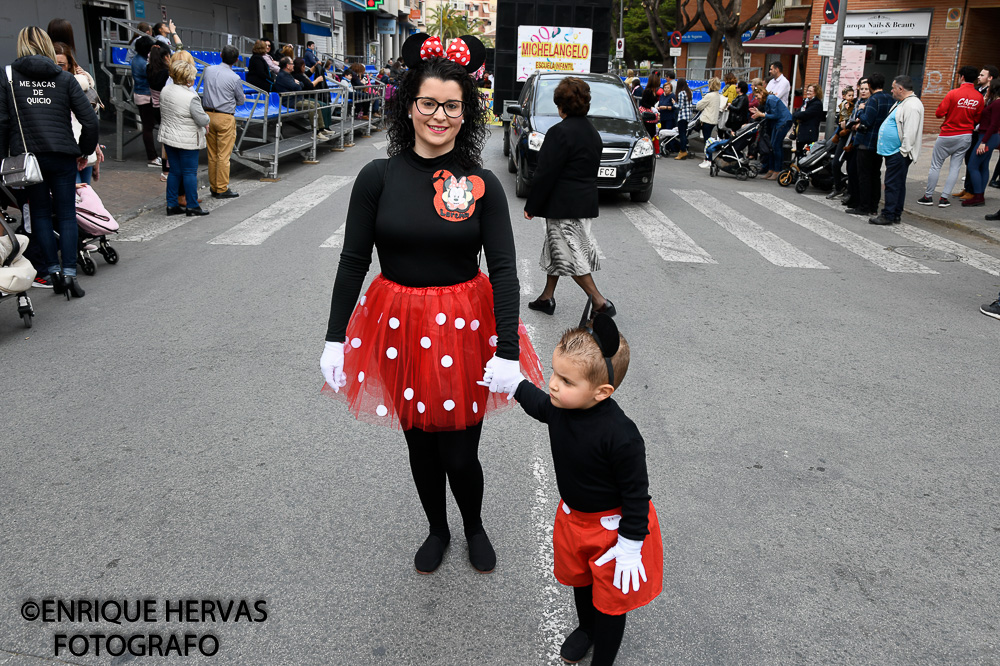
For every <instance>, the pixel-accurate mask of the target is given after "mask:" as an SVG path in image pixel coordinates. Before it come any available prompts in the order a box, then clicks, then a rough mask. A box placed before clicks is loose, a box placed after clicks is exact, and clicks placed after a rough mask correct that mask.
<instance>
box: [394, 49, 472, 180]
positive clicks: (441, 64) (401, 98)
mask: <svg viewBox="0 0 1000 666" xmlns="http://www.w3.org/2000/svg"><path fill="white" fill-rule="evenodd" d="M425 79H441V80H442V81H454V82H455V83H457V84H458V85H459V86H461V88H462V101H463V102H464V103H465V115H464V119H465V123H464V124H463V125H462V127H461V129H460V130H459V131H458V136H457V137H455V156H456V157H457V158H458V162H459V164H461V165H462V167H463V168H465V169H473V168H475V167H479V166H482V164H483V148H485V147H486V140H487V139H488V138H489V132H490V130H489V127H488V126H487V125H486V114H485V113H484V112H483V108H482V106H481V105H480V103H479V90H478V89H477V88H476V82H475V81H473V80H472V77H471V76H469V73H468V72H467V71H465V68H464V67H462V66H461V65H459V64H458V63H455V62H452V61H451V60H446V59H445V58H428V59H427V60H422V61H421V62H420V64H419V65H417V66H416V67H414V68H412V69H410V70H409V71H407V72H406V74H405V75H403V80H402V81H401V82H400V84H399V88H398V89H397V90H396V94H394V95H393V96H392V97H391V98H390V99H389V101H388V102H387V103H386V105H385V117H386V122H387V128H386V134H387V135H388V137H389V148H388V153H389V156H390V157H392V156H394V155H401V154H403V153H405V152H406V151H407V150H409V149H410V148H412V147H413V146H414V144H415V143H416V135H415V133H414V130H413V121H412V120H410V118H409V117H408V115H409V113H410V109H411V108H413V100H415V99H416V98H417V97H419V96H420V86H422V85H423V83H424V80H425Z"/></svg>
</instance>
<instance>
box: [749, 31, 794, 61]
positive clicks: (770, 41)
mask: <svg viewBox="0 0 1000 666" xmlns="http://www.w3.org/2000/svg"><path fill="white" fill-rule="evenodd" d="M802 32H803V30H802V29H801V28H793V29H791V30H785V31H783V32H779V33H778V34H776V35H771V36H770V37H761V38H760V39H754V40H753V41H749V42H743V48H744V49H749V50H751V51H764V52H766V53H781V54H783V55H796V54H798V53H800V52H801V51H802Z"/></svg>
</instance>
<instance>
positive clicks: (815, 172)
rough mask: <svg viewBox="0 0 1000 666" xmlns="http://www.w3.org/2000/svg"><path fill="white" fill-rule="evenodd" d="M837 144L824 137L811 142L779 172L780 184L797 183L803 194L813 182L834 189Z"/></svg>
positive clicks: (800, 192)
mask: <svg viewBox="0 0 1000 666" xmlns="http://www.w3.org/2000/svg"><path fill="white" fill-rule="evenodd" d="M835 148H836V146H835V145H833V144H831V143H830V142H829V141H827V140H825V139H823V140H820V141H816V142H815V143H812V144H810V145H809V146H808V147H806V149H805V150H804V151H803V152H802V153H801V154H799V155H797V156H796V157H797V159H796V160H795V162H794V163H792V165H791V166H789V167H788V168H787V169H785V170H783V171H782V172H781V173H779V174H778V185H781V186H782V187H788V186H789V185H795V191H796V192H798V193H799V194H802V193H803V192H805V191H806V190H807V189H809V184H810V183H812V184H814V185H816V187H818V188H820V189H823V190H832V189H833V184H834V173H833V155H834V149H835Z"/></svg>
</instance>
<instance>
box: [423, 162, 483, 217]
mask: <svg viewBox="0 0 1000 666" xmlns="http://www.w3.org/2000/svg"><path fill="white" fill-rule="evenodd" d="M433 182H434V209H435V210H436V211H437V214H438V215H440V216H441V217H442V218H444V219H446V220H452V221H455V222H461V221H463V220H467V219H469V218H470V217H472V214H473V213H474V212H475V211H476V201H478V200H479V199H480V198H481V197H482V196H483V194H485V193H486V183H484V182H483V179H482V178H480V177H479V176H462V177H458V176H455V175H453V174H452V173H451V172H450V171H447V170H445V169H442V170H440V171H436V172H435V173H434V177H433Z"/></svg>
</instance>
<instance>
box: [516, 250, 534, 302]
mask: <svg viewBox="0 0 1000 666" xmlns="http://www.w3.org/2000/svg"><path fill="white" fill-rule="evenodd" d="M517 273H518V276H517V277H518V281H519V282H520V283H521V295H522V296H531V295H532V294H534V293H535V288H534V287H533V286H532V285H531V260H530V259H524V258H521V259H518V260H517Z"/></svg>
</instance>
